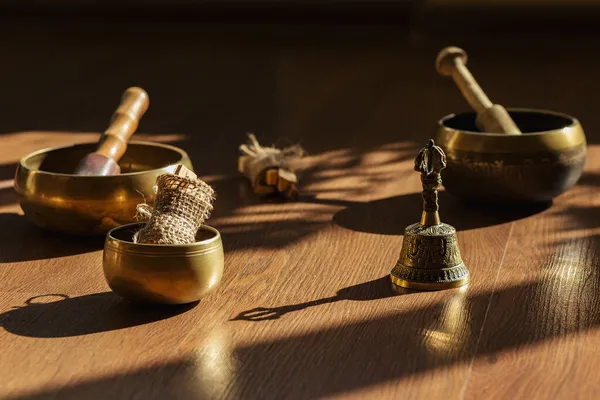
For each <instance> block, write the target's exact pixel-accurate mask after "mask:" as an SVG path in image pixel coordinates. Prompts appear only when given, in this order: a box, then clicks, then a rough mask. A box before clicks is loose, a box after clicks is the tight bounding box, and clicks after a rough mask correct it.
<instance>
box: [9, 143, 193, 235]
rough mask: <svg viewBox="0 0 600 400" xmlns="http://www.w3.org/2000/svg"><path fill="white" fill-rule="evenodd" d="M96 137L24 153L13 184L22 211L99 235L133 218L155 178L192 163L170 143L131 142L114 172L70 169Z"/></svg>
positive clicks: (149, 196)
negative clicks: (83, 173) (118, 171)
mask: <svg viewBox="0 0 600 400" xmlns="http://www.w3.org/2000/svg"><path fill="white" fill-rule="evenodd" d="M95 147H96V144H95V143H90V144H79V145H74V146H66V147H57V148H51V149H45V150H40V151H37V152H35V153H32V154H29V155H27V156H25V157H23V158H22V159H21V160H20V162H19V165H18V167H17V174H16V179H15V190H16V191H17V193H18V195H19V201H20V204H21V208H22V209H23V211H24V212H25V215H26V216H27V217H28V218H29V219H31V220H32V221H33V222H34V223H35V224H37V225H38V226H40V227H42V228H45V229H48V230H52V231H57V232H61V233H67V234H75V235H87V236H100V235H102V236H103V235H105V234H106V232H108V231H109V230H110V229H112V228H114V227H116V226H119V225H122V224H126V223H131V222H134V221H135V215H136V207H137V205H138V204H140V203H143V202H148V203H149V202H151V201H152V200H153V199H154V191H153V186H154V185H155V184H156V178H157V177H158V176H159V175H161V174H164V173H167V172H173V171H174V168H175V165H177V164H184V165H185V166H187V167H188V168H190V169H192V163H191V161H190V159H189V157H188V155H187V154H186V153H185V152H184V151H183V150H181V149H178V148H176V147H173V146H169V145H165V144H160V143H151V142H135V141H134V142H131V143H129V145H128V148H127V152H126V153H125V155H124V156H123V157H122V159H121V161H120V162H119V166H120V167H121V172H122V173H121V174H120V175H114V176H77V175H72V172H73V171H74V170H75V167H76V166H77V164H78V162H79V160H81V158H82V157H84V156H85V155H86V154H89V153H90V152H92V151H94V149H95Z"/></svg>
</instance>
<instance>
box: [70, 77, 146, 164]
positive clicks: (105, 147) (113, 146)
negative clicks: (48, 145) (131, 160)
mask: <svg viewBox="0 0 600 400" xmlns="http://www.w3.org/2000/svg"><path fill="white" fill-rule="evenodd" d="M149 103H150V102H149V99H148V94H147V93H146V92H145V91H144V90H143V89H141V88H139V87H131V88H129V89H127V90H126V91H125V93H124V94H123V97H122V98H121V104H119V108H117V110H116V111H115V112H114V114H113V116H112V118H111V120H110V126H109V127H108V129H107V130H106V131H105V132H104V133H103V134H102V136H101V137H100V141H99V142H98V147H97V149H96V151H95V152H93V153H91V154H88V155H87V156H86V157H85V158H84V159H83V160H82V161H81V163H80V164H79V165H78V167H77V169H76V171H75V174H77V175H117V174H119V173H120V172H121V170H120V168H119V165H118V162H119V160H120V159H121V157H123V154H125V150H127V142H128V141H129V139H130V138H131V136H132V135H133V134H134V133H135V131H136V130H137V127H138V124H139V120H140V118H142V116H143V115H144V113H145V112H146V110H147V109H148V106H149Z"/></svg>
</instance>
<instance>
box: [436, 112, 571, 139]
mask: <svg viewBox="0 0 600 400" xmlns="http://www.w3.org/2000/svg"><path fill="white" fill-rule="evenodd" d="M506 110H507V111H508V112H509V113H510V112H511V111H517V112H528V113H532V114H549V115H554V116H557V117H563V118H566V119H568V120H571V123H570V124H569V125H567V126H563V127H562V128H556V129H550V130H546V131H538V132H527V133H524V134H522V135H506V134H504V133H491V132H476V131H468V130H464V129H456V128H452V127H449V126H448V125H445V124H444V122H445V121H447V120H449V119H450V118H453V117H456V116H458V115H467V114H476V113H475V111H469V112H461V113H452V114H448V115H446V116H444V117H442V118H440V119H439V120H438V125H439V126H440V127H441V128H443V129H447V130H449V131H454V132H460V133H461V134H466V135H477V136H491V137H497V136H504V137H507V138H509V137H510V138H523V137H531V136H540V135H547V134H549V133H553V132H560V131H562V130H563V129H566V128H574V127H576V126H578V125H581V122H579V120H578V119H577V118H575V117H573V116H571V115H568V114H565V113H561V112H557V111H551V110H545V109H536V108H521V107H512V108H511V107H509V108H507V109H506ZM517 140H518V139H517Z"/></svg>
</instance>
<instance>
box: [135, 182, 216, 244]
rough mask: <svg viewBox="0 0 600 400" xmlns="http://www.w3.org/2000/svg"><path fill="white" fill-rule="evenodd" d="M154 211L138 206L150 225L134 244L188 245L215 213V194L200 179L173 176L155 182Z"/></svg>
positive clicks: (147, 207) (145, 205) (139, 213)
mask: <svg viewBox="0 0 600 400" xmlns="http://www.w3.org/2000/svg"><path fill="white" fill-rule="evenodd" d="M155 189H156V190H155V191H156V200H155V203H154V207H153V208H151V207H150V206H148V205H147V204H140V205H138V217H140V218H141V219H145V220H147V221H148V222H147V223H146V225H144V227H143V228H142V229H140V230H139V231H138V232H136V233H135V235H134V236H133V241H134V243H147V244H189V243H194V242H195V241H196V233H197V232H198V229H199V228H200V226H202V224H203V223H204V221H205V220H206V219H207V218H208V217H209V216H210V213H211V212H212V210H213V206H212V202H213V201H214V198H215V192H214V190H213V189H212V188H211V187H210V186H209V185H208V184H206V183H205V182H203V181H202V180H200V179H191V178H188V177H183V176H176V175H171V174H164V175H160V176H159V177H158V178H157V180H156V187H155Z"/></svg>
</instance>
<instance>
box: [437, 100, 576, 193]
mask: <svg viewBox="0 0 600 400" xmlns="http://www.w3.org/2000/svg"><path fill="white" fill-rule="evenodd" d="M508 111H509V113H510V115H511V117H512V118H513V119H514V120H515V122H516V123H517V124H518V125H519V127H520V128H521V131H522V132H523V134H522V135H504V134H494V133H484V132H477V128H476V127H475V117H476V116H475V113H464V114H458V115H455V114H451V115H448V116H446V117H444V118H442V119H441V120H440V121H439V123H438V125H439V126H438V130H437V134H436V136H435V141H436V143H437V144H438V145H439V146H440V147H441V148H442V149H443V150H444V152H445V153H446V156H447V164H448V165H447V168H446V169H445V170H444V172H443V174H442V175H443V179H444V187H445V188H446V190H447V191H448V192H450V193H452V194H454V195H456V196H459V197H461V198H463V199H465V200H468V201H475V202H486V203H505V204H519V203H537V202H549V201H551V200H552V199H553V198H554V197H556V196H558V195H560V194H561V193H563V192H564V191H566V190H568V189H569V188H570V187H572V186H573V185H575V183H577V181H578V180H579V177H580V176H581V173H582V171H583V167H584V165H585V161H586V149H587V144H586V138H585V134H584V131H583V128H582V126H581V124H580V122H579V121H578V120H577V119H576V118H573V117H570V116H568V115H565V114H560V113H556V112H551V111H544V110H530V109H508Z"/></svg>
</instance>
